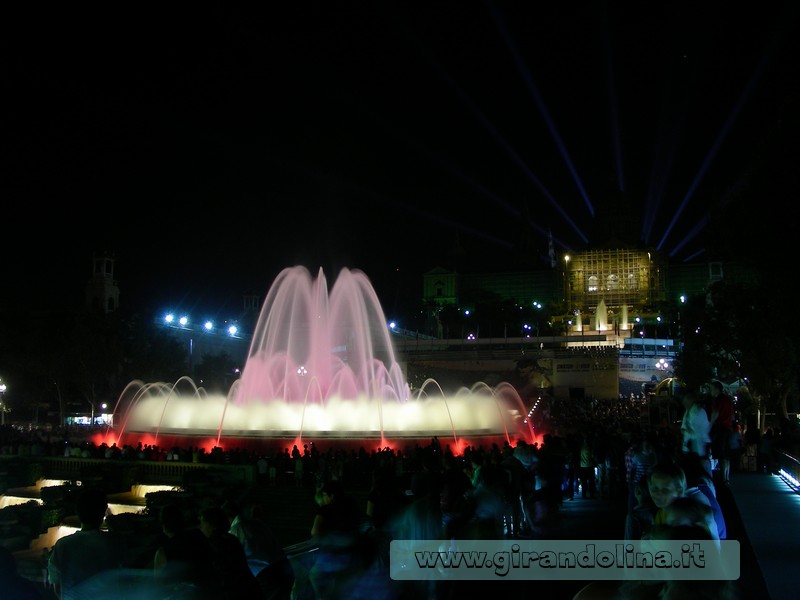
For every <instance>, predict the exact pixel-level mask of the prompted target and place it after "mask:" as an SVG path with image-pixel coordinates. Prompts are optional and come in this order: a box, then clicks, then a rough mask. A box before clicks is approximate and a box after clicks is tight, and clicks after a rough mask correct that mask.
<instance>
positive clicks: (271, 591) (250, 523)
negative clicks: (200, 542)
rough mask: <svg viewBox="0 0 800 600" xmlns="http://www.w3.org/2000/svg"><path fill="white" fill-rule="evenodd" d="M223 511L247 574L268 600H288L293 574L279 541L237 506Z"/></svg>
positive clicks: (227, 504) (228, 504) (231, 502)
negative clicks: (241, 552) (242, 558)
mask: <svg viewBox="0 0 800 600" xmlns="http://www.w3.org/2000/svg"><path fill="white" fill-rule="evenodd" d="M222 510H223V511H225V515H226V516H227V517H228V521H229V522H230V529H229V532H230V533H231V534H232V535H233V536H235V537H236V539H238V540H239V542H240V543H241V544H242V547H243V548H244V554H245V558H246V559H247V565H248V566H249V567H250V571H251V572H252V573H253V575H254V576H255V578H256V579H257V580H258V584H259V585H260V586H261V589H262V591H263V592H264V596H263V597H264V598H268V599H269V600H289V598H290V597H291V595H292V586H293V585H294V571H293V569H292V565H291V563H290V562H289V559H288V558H287V557H286V554H285V553H284V551H283V547H282V546H281V544H280V542H278V539H277V538H276V537H275V535H274V534H273V533H272V530H271V529H270V527H269V526H268V525H267V523H265V522H264V521H262V520H261V519H256V518H254V517H253V516H252V515H246V514H245V512H244V511H243V510H242V508H241V507H240V506H239V503H238V502H236V501H235V500H228V501H226V502H225V503H224V504H223V505H222Z"/></svg>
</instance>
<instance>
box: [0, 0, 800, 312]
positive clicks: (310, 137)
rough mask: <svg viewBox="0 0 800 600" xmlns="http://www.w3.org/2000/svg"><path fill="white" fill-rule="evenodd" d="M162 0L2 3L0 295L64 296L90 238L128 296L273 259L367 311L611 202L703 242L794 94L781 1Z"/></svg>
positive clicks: (160, 301) (501, 261) (71, 291)
mask: <svg viewBox="0 0 800 600" xmlns="http://www.w3.org/2000/svg"><path fill="white" fill-rule="evenodd" d="M171 4H172V3H159V4H158V5H157V7H156V6H154V7H153V8H148V7H144V6H142V5H138V4H137V5H119V6H118V5H117V3H112V4H111V5H108V6H103V7H102V9H98V7H97V6H94V7H92V9H91V10H89V9H88V8H83V7H80V6H77V7H76V6H69V7H68V8H61V7H53V6H48V7H47V8H46V9H45V8H42V7H37V8H35V9H30V10H27V12H25V10H18V11H17V13H16V14H14V13H8V12H7V14H6V18H4V19H3V21H4V22H3V25H2V28H3V31H2V41H1V42H0V43H1V44H2V52H3V59H2V67H1V68H2V85H3V90H2V94H3V101H4V105H5V108H4V109H3V111H2V122H3V127H2V141H0V144H2V152H3V154H2V162H3V167H2V168H3V171H4V175H3V179H2V187H3V189H2V196H3V198H4V203H3V205H4V208H5V211H4V215H5V218H4V219H3V227H2V231H3V240H4V241H3V258H4V260H3V263H4V272H5V274H4V279H5V281H6V282H7V283H8V282H10V281H11V282H16V284H17V285H14V284H13V283H12V284H11V285H5V286H4V287H5V289H6V290H7V293H6V295H5V300H4V301H9V300H10V298H11V296H14V295H15V294H14V291H13V290H14V289H18V290H20V291H21V292H22V293H21V294H19V295H17V296H16V297H18V298H21V299H23V300H24V301H26V302H28V301H36V302H44V301H46V302H48V303H56V304H58V303H65V302H68V301H69V300H70V299H72V298H73V297H75V296H79V294H80V293H81V290H82V287H83V284H84V283H85V281H86V279H87V278H88V277H89V274H90V269H91V256H92V253H93V252H97V251H101V250H107V251H110V252H113V253H114V254H115V256H116V259H117V260H116V278H117V280H118V281H119V284H120V287H121V289H122V294H123V295H122V301H123V302H126V303H128V306H131V305H133V306H135V307H137V308H138V307H141V310H150V309H151V308H153V309H156V308H162V307H166V306H169V305H181V306H183V307H185V308H189V309H191V308H199V307H203V308H204V309H205V308H212V309H214V307H218V308H216V310H220V311H222V310H225V308H222V307H226V306H228V305H231V306H233V307H235V308H237V309H238V307H239V305H240V299H241V295H242V293H243V292H246V291H253V292H256V293H259V294H262V295H263V294H265V293H266V291H267V289H268V287H269V285H270V284H271V282H272V280H273V279H274V278H275V276H276V275H277V274H278V272H279V271H280V270H281V269H282V268H284V267H287V266H292V265H295V264H305V265H306V266H308V267H309V268H310V269H312V271H313V272H316V270H318V269H319V268H320V267H321V268H323V269H324V270H325V272H326V274H327V276H328V279H329V280H330V279H334V278H335V273H336V272H338V270H339V269H340V268H342V267H350V268H359V269H362V270H364V271H365V272H366V273H367V275H368V276H369V277H370V278H371V279H372V280H373V282H374V283H375V285H376V288H377V289H378V292H379V294H380V296H381V298H382V300H383V301H384V305H387V304H391V302H392V301H396V299H397V297H398V296H399V295H401V290H402V294H403V295H409V296H410V297H413V298H416V297H418V296H419V293H420V286H421V274H422V272H424V271H425V270H428V269H430V268H432V267H434V266H436V265H440V264H441V265H443V266H454V265H457V264H460V266H462V267H464V268H466V267H468V266H470V265H472V266H475V267H478V266H485V267H486V268H495V269H497V270H501V269H502V268H504V267H505V266H508V267H512V266H513V267H514V268H516V267H522V266H527V267H540V266H543V265H544V261H545V259H546V255H547V242H548V232H549V231H552V234H553V237H554V242H555V247H556V251H562V250H564V249H570V250H574V249H579V248H581V247H584V246H585V245H586V244H587V242H588V241H590V240H592V235H593V233H592V232H593V231H594V230H595V227H596V223H597V220H598V218H599V216H600V215H602V214H604V213H605V212H607V211H608V210H609V206H610V200H611V199H613V198H619V197H621V198H623V199H624V201H625V202H627V203H628V204H629V206H630V207H631V208H632V214H634V215H635V216H636V223H637V231H636V235H637V236H638V241H641V242H642V243H645V244H647V245H650V246H653V247H658V248H660V249H662V250H665V251H667V252H670V254H671V256H672V257H673V258H674V259H676V260H680V259H686V258H689V257H692V256H702V253H703V251H704V250H703V248H704V243H703V232H704V230H705V228H706V227H707V225H708V222H709V215H713V214H714V213H715V212H717V211H719V210H720V209H721V208H723V209H724V202H725V198H726V197H727V196H728V195H730V194H731V193H733V192H734V191H735V190H736V189H738V186H741V184H742V178H743V175H744V174H746V173H747V172H748V169H749V168H751V166H752V164H753V162H754V157H755V155H756V154H757V149H758V148H759V145H760V144H764V143H765V141H764V140H765V139H766V138H765V136H766V135H767V133H766V132H769V131H771V130H773V129H774V128H775V127H776V120H777V119H778V118H779V117H780V115H782V114H784V112H785V111H787V108H786V106H787V103H791V102H794V106H795V108H796V104H797V89H798V88H797V83H798V73H797V67H796V65H797V60H796V58H797V55H796V52H797V39H798V35H797V34H798V31H797V10H796V9H795V10H792V11H791V12H788V11H787V10H785V7H787V6H788V7H791V6H792V4H794V3H792V2H788V1H787V2H761V3H757V4H752V3H751V4H749V5H741V6H740V5H739V4H732V3H730V2H722V1H709V2H662V3H641V2H625V3H617V2H608V3H603V2H585V3H564V2H553V3H544V2H497V3H485V2H462V1H458V2H456V1H448V2H426V3H405V2H397V3H392V2H361V3H348V4H349V6H347V7H345V5H344V4H341V3H330V2H283V3H272V2H269V3H261V4H263V6H261V7H258V8H247V9H243V8H232V7H228V6H224V7H222V6H217V7H216V8H214V7H209V6H207V5H202V4H200V5H197V6H192V5H182V6H181V7H180V8H179V7H176V6H171ZM285 5H291V7H287V6H285ZM334 5H335V6H334ZM734 7H736V8H734ZM456 261H458V262H456Z"/></svg>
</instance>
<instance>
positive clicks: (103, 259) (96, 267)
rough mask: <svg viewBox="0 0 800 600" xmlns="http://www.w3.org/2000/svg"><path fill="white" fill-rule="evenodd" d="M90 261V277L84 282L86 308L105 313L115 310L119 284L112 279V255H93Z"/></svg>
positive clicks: (117, 306) (117, 302)
mask: <svg viewBox="0 0 800 600" xmlns="http://www.w3.org/2000/svg"><path fill="white" fill-rule="evenodd" d="M92 263H93V268H92V277H91V279H89V282H88V283H87V284H86V308H87V310H99V311H102V312H104V313H106V314H108V313H112V312H115V311H116V310H117V309H118V308H119V286H118V285H117V282H116V281H115V280H114V257H113V256H111V255H110V254H108V253H103V254H99V255H95V256H94V258H93V259H92Z"/></svg>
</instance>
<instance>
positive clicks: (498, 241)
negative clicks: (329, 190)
mask: <svg viewBox="0 0 800 600" xmlns="http://www.w3.org/2000/svg"><path fill="white" fill-rule="evenodd" d="M281 164H282V165H283V166H284V168H291V169H294V170H296V171H297V172H299V173H302V174H303V175H305V176H307V177H314V178H317V179H320V180H327V181H329V182H332V183H334V184H336V185H337V186H339V187H340V188H341V189H343V190H349V191H352V192H355V193H358V194H360V195H362V196H364V197H366V198H370V199H372V200H376V201H378V202H381V203H382V206H386V205H387V204H391V205H393V206H396V207H399V208H400V209H402V210H405V211H406V212H410V213H414V214H416V215H417V216H419V217H423V218H425V219H430V220H432V221H436V222H438V223H441V224H443V225H445V226H447V227H450V228H453V229H456V230H458V231H462V232H464V233H468V234H470V235H472V236H474V237H477V238H480V239H483V240H485V241H488V242H491V243H492V244H495V245H497V246H500V247H501V248H504V249H507V250H508V249H512V248H513V247H514V244H512V243H511V242H509V241H508V240H507V239H505V238H498V237H494V236H492V235H489V234H488V233H486V232H485V231H483V230H480V229H475V228H474V227H470V226H468V225H464V224H463V223H458V222H456V221H454V220H452V219H449V218H445V217H440V216H438V215H435V214H433V213H429V212H426V211H423V210H420V209H419V208H417V207H415V206H412V205H410V204H406V203H404V202H400V201H397V200H395V199H393V198H388V197H387V196H385V195H383V194H381V193H379V192H375V191H372V190H370V189H367V188H365V187H364V186H362V185H359V184H357V183H353V182H350V181H345V180H343V179H341V178H338V177H335V176H333V175H331V174H330V173H324V172H322V171H320V170H319V169H317V168H311V167H309V166H308V165H305V164H303V165H301V164H297V163H289V162H287V161H283V162H282V163H281Z"/></svg>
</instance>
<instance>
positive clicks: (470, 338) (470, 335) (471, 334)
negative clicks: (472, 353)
mask: <svg viewBox="0 0 800 600" xmlns="http://www.w3.org/2000/svg"><path fill="white" fill-rule="evenodd" d="M467 339H468V340H470V341H472V340H474V339H475V334H474V333H470V334H469V335H468V336H467Z"/></svg>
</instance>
